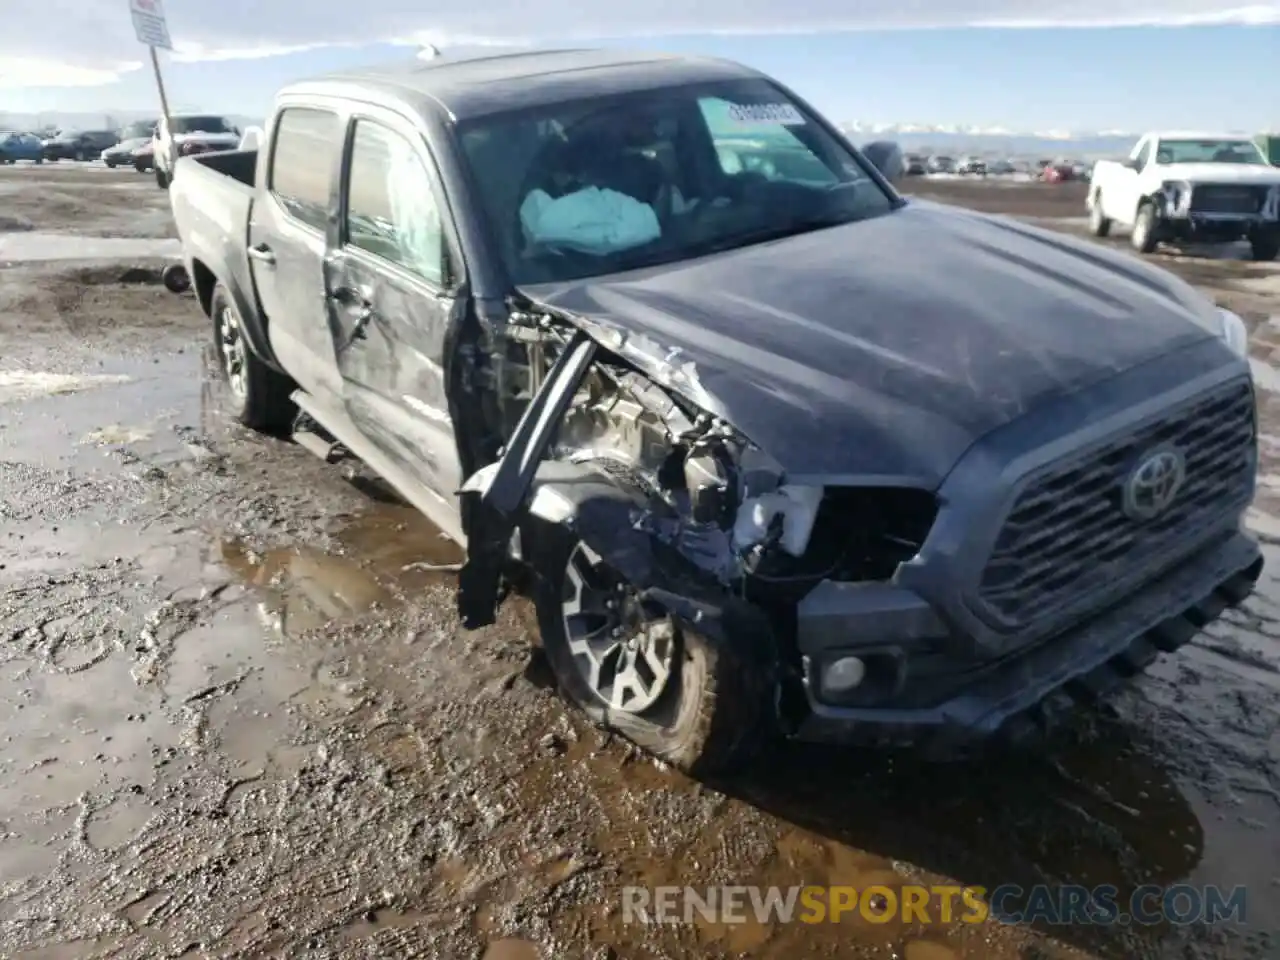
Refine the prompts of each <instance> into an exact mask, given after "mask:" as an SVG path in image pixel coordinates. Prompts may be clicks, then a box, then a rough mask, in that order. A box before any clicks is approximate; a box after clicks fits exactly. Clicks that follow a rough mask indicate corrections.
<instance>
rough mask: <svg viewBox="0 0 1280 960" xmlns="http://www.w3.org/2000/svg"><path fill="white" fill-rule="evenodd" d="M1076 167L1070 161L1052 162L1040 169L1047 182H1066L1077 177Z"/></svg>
mask: <svg viewBox="0 0 1280 960" xmlns="http://www.w3.org/2000/svg"><path fill="white" fill-rule="evenodd" d="M1075 175H1076V174H1075V168H1074V167H1072V165H1071V164H1069V163H1050V164H1048V165H1046V166H1045V167H1044V168H1042V169H1041V171H1040V179H1041V180H1043V181H1044V182H1045V183H1066V182H1068V181H1069V180H1074V179H1075Z"/></svg>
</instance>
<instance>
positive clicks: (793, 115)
mask: <svg viewBox="0 0 1280 960" xmlns="http://www.w3.org/2000/svg"><path fill="white" fill-rule="evenodd" d="M698 107H699V109H700V110H701V111H702V119H703V120H704V121H705V122H706V124H707V130H708V131H709V132H710V134H711V142H712V144H713V145H714V146H715V150H716V158H717V159H718V160H719V161H720V169H721V170H723V171H724V172H725V173H727V174H735V173H757V174H760V175H762V176H764V177H767V178H768V179H770V180H789V181H791V182H793V183H806V184H830V183H838V182H839V181H840V177H839V176H838V175H837V174H836V173H835V172H834V171H833V170H831V168H830V167H828V166H827V165H826V163H824V162H823V160H822V158H821V157H819V156H818V155H817V154H815V153H814V152H813V150H811V149H810V148H809V147H808V146H807V145H806V144H805V143H804V141H803V140H801V139H800V138H799V137H797V136H796V135H795V134H794V133H792V131H791V129H790V128H791V127H797V128H798V127H803V126H804V124H805V121H804V117H803V115H802V114H800V113H799V112H798V111H796V110H795V108H794V107H792V106H790V105H789V104H759V105H755V106H739V105H737V104H731V103H729V102H728V101H726V100H720V99H717V98H715V97H703V98H701V99H700V100H699V101H698ZM850 172H851V173H853V172H854V171H852V170H851V171H850Z"/></svg>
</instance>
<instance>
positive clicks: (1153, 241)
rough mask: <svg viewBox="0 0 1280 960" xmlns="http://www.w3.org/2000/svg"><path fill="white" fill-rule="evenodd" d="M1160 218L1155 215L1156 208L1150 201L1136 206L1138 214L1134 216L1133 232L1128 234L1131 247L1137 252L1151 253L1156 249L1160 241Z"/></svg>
mask: <svg viewBox="0 0 1280 960" xmlns="http://www.w3.org/2000/svg"><path fill="white" fill-rule="evenodd" d="M1159 226H1160V218H1159V217H1157V216H1156V208H1155V206H1154V205H1153V204H1151V203H1144V204H1143V205H1142V206H1140V207H1139V208H1138V215H1137V217H1136V218H1134V222H1133V233H1132V234H1130V236H1129V242H1130V243H1132V244H1133V249H1135V250H1137V251H1138V252H1139V253H1152V252H1154V251H1155V249H1156V245H1157V244H1158V243H1159V242H1160V240H1159V237H1160V230H1159Z"/></svg>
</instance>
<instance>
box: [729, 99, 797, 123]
mask: <svg viewBox="0 0 1280 960" xmlns="http://www.w3.org/2000/svg"><path fill="white" fill-rule="evenodd" d="M729 119H730V120H732V121H733V122H734V123H740V124H743V125H746V126H758V125H760V124H773V123H776V124H781V125H782V126H784V127H802V126H804V117H803V116H801V115H800V111H799V110H797V109H796V108H795V107H794V106H792V105H791V104H789V103H731V104H729Z"/></svg>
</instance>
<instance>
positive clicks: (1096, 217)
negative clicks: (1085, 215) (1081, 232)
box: [1089, 193, 1111, 237]
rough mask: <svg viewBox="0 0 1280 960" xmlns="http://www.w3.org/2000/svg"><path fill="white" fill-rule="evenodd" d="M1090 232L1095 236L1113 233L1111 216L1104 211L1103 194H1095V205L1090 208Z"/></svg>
mask: <svg viewBox="0 0 1280 960" xmlns="http://www.w3.org/2000/svg"><path fill="white" fill-rule="evenodd" d="M1089 232H1090V233H1092V234H1093V235H1094V236H1095V237H1105V236H1107V235H1108V234H1109V233H1111V218H1110V217H1108V216H1105V215H1104V214H1103V212H1102V194H1101V193H1096V194H1094V196H1093V206H1092V207H1090V208H1089Z"/></svg>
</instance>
